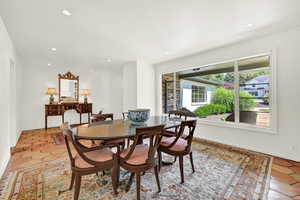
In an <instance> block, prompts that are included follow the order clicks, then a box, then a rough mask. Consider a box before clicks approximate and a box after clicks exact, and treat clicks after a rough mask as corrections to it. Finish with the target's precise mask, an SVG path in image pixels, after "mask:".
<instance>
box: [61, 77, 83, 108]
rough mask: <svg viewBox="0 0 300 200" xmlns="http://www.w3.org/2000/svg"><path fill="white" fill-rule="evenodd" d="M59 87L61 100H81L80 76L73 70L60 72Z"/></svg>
mask: <svg viewBox="0 0 300 200" xmlns="http://www.w3.org/2000/svg"><path fill="white" fill-rule="evenodd" d="M58 88H59V101H60V102H78V101H79V76H75V75H73V74H72V73H71V72H67V73H65V74H58Z"/></svg>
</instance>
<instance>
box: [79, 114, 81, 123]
mask: <svg viewBox="0 0 300 200" xmlns="http://www.w3.org/2000/svg"><path fill="white" fill-rule="evenodd" d="M79 116H80V117H79V118H80V124H81V113H80V114H79Z"/></svg>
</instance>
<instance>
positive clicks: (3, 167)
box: [0, 152, 10, 179]
mask: <svg viewBox="0 0 300 200" xmlns="http://www.w3.org/2000/svg"><path fill="white" fill-rule="evenodd" d="M9 160H10V154H9V152H7V154H6V156H5V157H4V160H3V161H2V163H1V165H0V177H1V179H2V178H3V175H4V172H5V170H6V168H7V165H8V163H9Z"/></svg>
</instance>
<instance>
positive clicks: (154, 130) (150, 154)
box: [120, 125, 164, 200]
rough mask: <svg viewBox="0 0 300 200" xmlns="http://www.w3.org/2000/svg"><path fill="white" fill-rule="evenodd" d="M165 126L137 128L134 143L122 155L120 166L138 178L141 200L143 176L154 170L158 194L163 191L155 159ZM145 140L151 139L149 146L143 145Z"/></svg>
mask: <svg viewBox="0 0 300 200" xmlns="http://www.w3.org/2000/svg"><path fill="white" fill-rule="evenodd" d="M163 128H164V125H160V126H152V127H144V128H137V129H136V135H135V137H134V142H133V144H132V145H131V146H130V148H127V149H125V150H124V151H123V152H121V154H120V166H121V167H122V168H124V169H126V170H128V171H130V172H132V173H135V176H136V195H137V200H139V199H140V186H141V176H142V175H143V174H144V173H145V172H146V171H147V170H149V169H152V168H154V173H155V178H156V183H157V187H158V192H160V191H161V189H160V183H159V176H158V158H156V157H155V154H156V152H157V148H158V146H159V144H160V141H161V137H162V135H161V133H162V132H163ZM143 138H149V144H148V145H147V144H142V140H143Z"/></svg>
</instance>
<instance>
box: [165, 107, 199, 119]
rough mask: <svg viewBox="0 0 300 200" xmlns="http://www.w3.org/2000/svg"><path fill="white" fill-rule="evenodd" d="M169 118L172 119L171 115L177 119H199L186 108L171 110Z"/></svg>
mask: <svg viewBox="0 0 300 200" xmlns="http://www.w3.org/2000/svg"><path fill="white" fill-rule="evenodd" d="M168 114H169V117H171V115H175V116H176V117H179V118H181V117H184V120H187V117H197V116H196V115H195V114H194V113H193V112H191V111H190V110H188V109H186V108H180V109H178V110H171V111H169V112H168Z"/></svg>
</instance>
